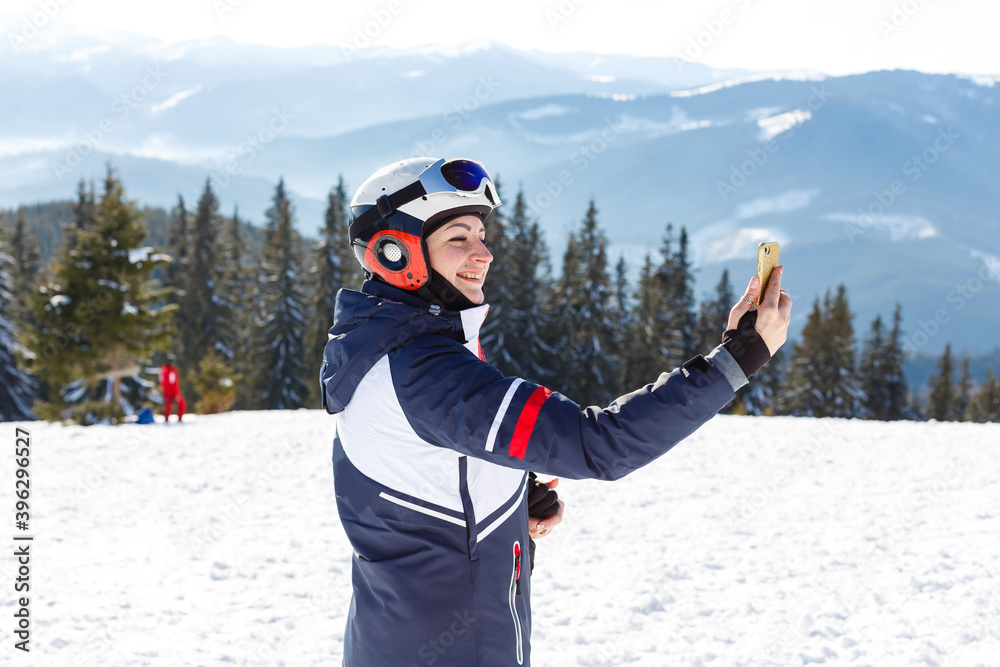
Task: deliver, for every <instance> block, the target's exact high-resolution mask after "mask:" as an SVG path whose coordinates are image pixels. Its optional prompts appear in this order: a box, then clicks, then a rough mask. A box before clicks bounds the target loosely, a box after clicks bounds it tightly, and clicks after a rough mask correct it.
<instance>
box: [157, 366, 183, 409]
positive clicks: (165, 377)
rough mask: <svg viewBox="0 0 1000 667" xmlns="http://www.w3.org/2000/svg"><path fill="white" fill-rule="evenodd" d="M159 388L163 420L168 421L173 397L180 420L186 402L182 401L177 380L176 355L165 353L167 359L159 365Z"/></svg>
mask: <svg viewBox="0 0 1000 667" xmlns="http://www.w3.org/2000/svg"><path fill="white" fill-rule="evenodd" d="M160 389H161V390H162V391H163V421H165V422H167V421H170V408H171V406H172V405H173V404H174V399H175V398H176V399H177V421H182V420H183V419H184V413H185V412H186V411H187V403H185V402H184V396H183V395H182V394H181V388H180V386H179V384H178V382H177V357H175V356H174V355H172V354H168V355H167V360H166V361H165V362H164V364H163V366H161V367H160Z"/></svg>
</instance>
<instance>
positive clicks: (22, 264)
mask: <svg viewBox="0 0 1000 667" xmlns="http://www.w3.org/2000/svg"><path fill="white" fill-rule="evenodd" d="M9 251H10V255H11V258H12V259H13V260H14V264H13V276H12V277H13V279H14V282H13V290H14V296H15V298H16V300H17V301H20V302H22V303H23V302H24V301H25V300H26V299H27V297H28V294H29V293H30V292H32V291H33V290H34V285H35V282H36V281H37V280H38V272H39V254H40V253H39V250H38V240H37V239H36V238H35V236H34V235H33V234H32V233H31V232H29V231H28V230H27V229H25V222H24V211H23V210H18V212H17V218H16V219H15V221H14V230H13V233H12V234H11V236H10V248H9Z"/></svg>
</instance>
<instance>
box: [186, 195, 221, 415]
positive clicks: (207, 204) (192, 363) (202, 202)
mask: <svg viewBox="0 0 1000 667" xmlns="http://www.w3.org/2000/svg"><path fill="white" fill-rule="evenodd" d="M220 224H221V220H220V216H219V200H218V199H217V198H216V196H215V193H214V192H212V184H211V180H209V179H206V180H205V189H204V190H203V191H202V195H201V197H200V198H199V200H198V208H197V209H196V210H195V214H194V218H193V219H192V220H191V221H190V225H188V226H187V241H188V242H187V244H186V259H187V262H186V266H185V268H184V277H183V279H182V280H181V281H180V282H181V283H182V284H183V290H184V294H183V296H182V297H181V298H180V311H179V313H178V315H179V317H178V320H179V322H178V324H179V325H181V326H180V327H179V331H178V333H179V334H180V340H181V354H179V355H178V357H179V359H180V370H181V375H182V377H183V378H185V379H190V378H191V376H192V374H193V372H194V371H195V370H196V369H197V368H198V367H199V365H200V364H201V359H202V357H204V356H205V355H206V354H208V353H209V352H210V351H211V350H213V349H214V350H216V351H217V352H219V353H220V354H222V355H223V356H225V357H226V358H228V357H229V356H230V355H231V354H232V350H228V349H225V346H224V345H220V344H219V343H220V341H219V335H220V333H221V332H220V328H221V326H222V323H223V322H225V321H227V320H228V316H229V314H228V313H226V312H223V306H224V305H225V304H224V303H223V302H221V301H220V300H219V299H218V298H217V296H216V286H217V285H218V284H219V282H220V280H221V278H222V272H223V271H222V267H220V266H219V263H218V261H217V252H218V243H219V241H218V237H219V227H220ZM192 398H193V399H195V400H196V399H197V396H194V395H192Z"/></svg>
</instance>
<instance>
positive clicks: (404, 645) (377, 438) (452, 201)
mask: <svg viewBox="0 0 1000 667" xmlns="http://www.w3.org/2000/svg"><path fill="white" fill-rule="evenodd" d="M499 205H500V200H499V198H498V197H497V193H496V189H495V187H494V185H493V181H492V179H491V178H490V176H489V174H488V173H487V172H486V170H485V168H484V167H483V166H482V165H481V164H479V163H478V162H474V161H471V160H449V161H446V160H441V159H434V158H416V159H411V160H404V161H402V162H398V163H395V164H392V165H389V166H387V167H384V168H383V169H380V170H379V171H377V172H375V174H373V175H372V176H371V177H370V178H369V179H368V180H367V181H365V183H364V184H362V186H361V187H360V188H359V189H358V192H357V193H356V194H355V196H354V199H353V200H352V201H351V214H352V221H351V225H350V237H351V244H352V246H353V247H354V251H355V254H356V255H357V257H358V260H359V261H360V262H361V264H362V266H363V267H364V269H365V272H366V275H367V277H368V280H366V281H365V283H364V285H363V286H362V288H361V291H360V292H355V291H351V290H341V292H340V294H339V295H338V297H337V312H336V316H335V321H334V325H333V328H332V329H331V330H330V340H329V342H328V344H327V346H326V350H325V354H324V360H323V368H322V371H321V383H322V385H323V401H324V407H325V408H326V409H327V411H328V412H330V413H332V414H336V415H337V420H336V434H335V438H334V451H333V468H334V479H335V486H336V495H337V506H338V510H339V513H340V518H341V521H342V523H343V525H344V529H345V531H346V532H347V536H348V538H349V539H350V541H351V544H352V545H353V547H354V550H355V555H354V561H353V583H354V597H353V600H352V603H351V608H350V612H349V616H348V622H347V630H346V635H345V638H344V664H345V665H348V666H350V667H368V666H373V665H377V666H380V667H381V666H393V667H395V666H397V665H402V666H404V667H406V666H408V665H431V664H437V665H463V666H467V665H483V666H494V665H528V664H529V643H528V638H529V636H530V630H531V616H530V607H529V603H528V600H529V596H530V593H531V586H530V576H529V573H528V568H526V567H523V565H524V563H523V562H522V561H523V556H524V552H525V551H526V550H527V545H528V544H529V539H530V538H529V517H528V509H527V501H526V498H527V495H528V491H529V476H528V471H537V472H539V473H545V474H549V475H559V476H564V477H570V478H597V479H607V480H611V479H617V478H620V477H622V476H624V475H626V474H628V473H629V472H631V471H633V470H635V469H637V468H639V467H641V466H643V465H645V464H647V463H649V462H651V461H652V460H654V459H655V458H657V457H658V456H660V455H662V454H663V453H665V452H666V451H667V450H669V449H670V448H671V447H673V446H674V445H675V444H676V443H677V442H679V441H681V440H683V439H684V438H685V437H687V436H688V435H690V434H691V432H693V431H694V430H695V429H697V428H698V427H699V426H701V425H702V424H703V423H704V422H706V421H708V420H709V419H710V418H711V417H712V416H714V415H715V414H716V412H717V411H718V410H719V409H720V408H722V407H723V406H725V405H726V404H727V403H728V402H729V401H731V400H732V399H733V398H734V396H735V393H734V392H735V391H736V389H738V388H739V387H741V386H742V385H744V384H746V383H747V378H748V377H749V376H750V375H752V374H753V373H754V372H756V371H757V370H759V369H760V367H761V366H763V364H765V363H766V362H767V361H768V360H769V359H770V355H771V354H773V353H774V352H775V351H776V350H777V349H778V348H779V347H780V346H781V345H782V343H784V340H785V335H786V330H787V326H788V317H789V313H790V310H791V300H790V299H789V298H788V295H787V294H785V293H784V292H782V291H781V289H780V280H781V272H780V269H779V270H777V271H776V272H775V275H774V277H773V278H772V279H771V281H770V285H769V287H768V292H767V294H766V296H765V299H764V302H763V304H762V305H761V307H760V309H759V311H751V305H750V304H752V303H754V302H755V299H756V296H757V291H758V288H757V286H756V285H755V282H756V279H754V280H752V281H751V284H750V286H748V289H747V293H746V294H745V295H744V298H743V299H742V300H741V301H740V303H738V304H736V305H735V306H734V307H733V309H732V311H731V313H730V317H729V328H728V329H729V330H727V331H726V332H725V334H724V341H725V342H724V344H723V345H720V346H719V347H717V348H715V349H714V350H712V351H711V353H710V354H708V355H707V356H704V357H703V356H701V355H699V356H697V357H695V358H694V359H692V360H690V361H688V362H687V363H685V364H684V365H683V366H682V367H681V368H679V369H675V370H674V371H672V372H670V373H663V374H661V375H660V376H659V378H656V379H655V381H653V382H652V383H651V384H648V385H646V386H645V387H643V388H641V389H639V390H637V391H635V392H633V393H631V394H628V395H626V396H623V397H621V398H619V399H617V400H616V401H615V402H614V403H613V404H612V405H611V406H609V407H608V408H606V409H604V410H601V409H599V408H597V407H590V408H586V409H581V408H580V406H578V405H576V404H575V403H573V402H572V401H571V400H569V399H568V398H566V397H564V396H562V395H560V394H558V393H553V392H552V391H550V390H549V389H547V388H545V387H541V386H538V385H534V384H532V383H530V382H527V381H524V380H522V379H520V378H510V377H504V376H503V375H502V374H501V373H500V372H499V371H497V370H496V369H495V368H493V367H492V366H490V365H489V364H488V363H486V361H485V359H484V357H483V353H482V350H481V348H480V346H479V328H480V326H481V325H482V323H483V320H484V319H485V317H486V311H487V309H488V306H487V305H484V304H483V301H484V294H483V285H484V284H485V281H486V278H487V275H488V272H489V267H490V262H491V261H492V259H493V256H492V255H491V254H490V251H489V249H488V248H487V247H486V229H485V224H484V222H485V220H486V217H487V216H488V215H489V213H490V212H491V211H492V210H493V209H494V208H496V207H497V206H499ZM744 315H746V316H745V317H744ZM651 380H653V378H651ZM536 523H537V522H536ZM539 534H541V533H539Z"/></svg>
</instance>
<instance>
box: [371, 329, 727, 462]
mask: <svg viewBox="0 0 1000 667" xmlns="http://www.w3.org/2000/svg"><path fill="white" fill-rule="evenodd" d="M720 350H721V348H716V350H715V351H713V353H712V355H709V357H710V358H713V357H714V358H715V359H716V360H717V361H716V362H715V363H713V362H710V361H708V360H706V359H705V357H702V356H701V355H699V356H697V357H695V358H694V359H692V360H691V361H689V362H687V363H686V364H685V365H684V366H683V367H681V368H677V369H675V370H673V371H671V372H669V373H662V374H661V375H660V376H659V377H658V378H657V379H656V380H655V382H652V383H650V384H647V385H646V386H644V387H642V388H641V389H637V390H636V391H633V392H631V393H629V394H626V395H624V396H621V397H619V398H617V399H616V400H615V401H613V402H612V403H611V404H610V405H609V406H607V407H606V408H603V409H601V408H599V407H596V406H593V407H587V408H581V407H580V406H579V405H577V404H576V403H574V402H573V401H572V400H570V399H569V398H567V397H565V396H563V395H561V394H559V393H555V392H552V391H550V390H549V389H547V388H546V387H542V386H539V385H536V384H533V383H531V382H528V381H526V380H522V379H520V378H512V377H504V376H503V375H502V374H501V373H500V371H498V370H497V369H495V368H494V367H492V366H490V365H489V364H487V363H486V362H484V361H481V360H479V359H477V358H476V357H475V356H474V355H472V354H471V353H469V352H468V351H467V350H465V349H464V348H463V347H460V346H456V345H455V344H454V343H452V342H451V341H448V340H446V339H444V338H443V337H438V336H425V337H422V338H420V339H418V340H417V341H414V342H413V343H412V344H410V345H408V346H407V347H405V348H403V349H401V350H399V351H397V352H396V353H393V354H392V355H390V367H391V369H392V380H393V385H394V388H395V390H396V392H395V393H396V396H397V398H398V400H399V403H400V407H401V408H402V410H403V413H404V414H405V415H406V418H407V420H408V421H409V423H410V426H411V427H412V428H413V429H414V431H415V432H416V433H417V435H419V436H420V437H421V439H423V440H426V441H427V442H429V443H431V444H434V445H438V446H441V447H447V448H449V449H453V450H455V451H458V452H461V453H463V454H466V455H468V456H473V457H476V458H479V459H485V460H488V461H492V462H494V463H498V464H500V465H503V466H507V467H511V468H518V469H521V470H534V471H536V472H539V473H545V474H548V475H557V476H560V477H568V478H570V479H584V478H595V479H605V480H611V479H618V478H621V477H623V476H625V475H627V474H628V473H630V472H632V471H633V470H636V469H638V468H641V467H642V466H644V465H646V464H647V463H649V462H651V461H653V460H654V459H656V458H657V457H659V456H661V455H663V454H665V453H666V452H667V451H669V450H670V449H671V448H672V447H673V446H674V445H676V444H677V443H678V442H680V441H681V440H683V439H684V438H686V437H687V436H689V435H690V434H691V433H693V432H694V431H695V430H696V429H697V428H698V427H699V426H701V425H702V424H704V423H705V422H707V421H708V420H709V419H711V418H712V417H713V416H714V415H715V414H716V413H717V412H718V411H719V410H720V409H721V408H722V407H723V406H725V405H726V404H727V403H728V402H729V401H731V400H732V399H733V398H734V397H735V395H736V394H735V391H734V386H736V385H734V384H733V383H732V382H733V381H732V380H731V379H730V378H728V377H727V375H728V374H727V373H724V372H723V371H722V370H720V368H719V367H718V366H726V365H727V362H731V364H732V365H735V362H734V361H732V359H731V358H729V357H727V355H728V353H726V352H725V350H721V352H720ZM720 359H721V360H722V363H718V360H720ZM741 379H742V382H743V383H745V382H746V378H745V377H742V376H741Z"/></svg>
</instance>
